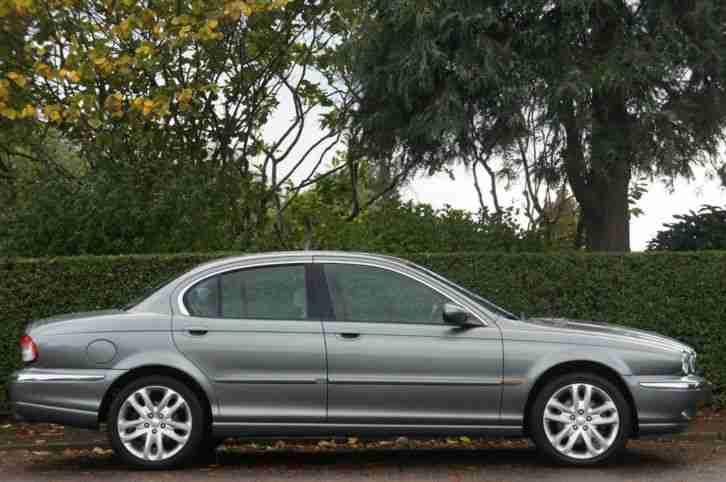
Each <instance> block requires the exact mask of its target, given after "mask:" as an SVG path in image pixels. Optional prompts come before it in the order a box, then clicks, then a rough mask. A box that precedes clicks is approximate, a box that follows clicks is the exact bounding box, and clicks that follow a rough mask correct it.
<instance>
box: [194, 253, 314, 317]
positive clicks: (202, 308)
mask: <svg viewBox="0 0 726 482" xmlns="http://www.w3.org/2000/svg"><path fill="white" fill-rule="evenodd" d="M184 300H185V303H186V306H187V309H188V310H189V313H190V314H191V315H193V316H205V317H219V318H238V319H239V318H246V319H258V320H259V319H273V320H303V319H306V318H307V317H308V309H307V296H306V292H305V267H304V266H303V265H288V266H269V267H265V268H251V269H245V270H239V271H232V272H229V273H224V274H221V275H218V276H215V277H213V278H209V279H207V280H205V281H202V282H201V283H198V284H196V285H194V287H192V288H191V289H190V290H189V291H187V294H186V295H185V298H184Z"/></svg>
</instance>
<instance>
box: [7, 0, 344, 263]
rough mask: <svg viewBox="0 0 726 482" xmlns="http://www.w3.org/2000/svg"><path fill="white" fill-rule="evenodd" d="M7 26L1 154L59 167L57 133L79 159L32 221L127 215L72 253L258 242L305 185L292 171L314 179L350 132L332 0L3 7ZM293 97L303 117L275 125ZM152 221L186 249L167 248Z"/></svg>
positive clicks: (53, 2) (98, 222)
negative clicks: (339, 83) (337, 69)
mask: <svg viewBox="0 0 726 482" xmlns="http://www.w3.org/2000/svg"><path fill="white" fill-rule="evenodd" d="M0 23H1V24H2V29H1V30H0V41H1V45H2V46H1V47H0V130H1V131H2V132H3V134H5V135H3V137H2V138H1V139H0V154H4V155H5V156H8V158H11V157H12V158H18V157H23V158H25V159H27V160H28V161H31V162H33V163H35V164H36V165H38V166H57V165H60V164H61V163H60V162H58V159H56V158H53V156H49V153H48V152H47V150H45V149H44V147H43V146H44V145H45V143H46V139H47V136H48V135H49V133H50V132H54V133H58V134H59V135H60V136H61V137H62V138H63V139H64V140H65V141H66V142H67V143H68V144H70V145H72V146H74V149H75V151H76V155H77V156H78V157H79V158H80V159H81V160H82V162H83V164H84V166H83V169H82V170H81V172H82V174H80V175H77V174H74V175H70V176H67V177H68V180H67V181H68V182H67V183H66V181H65V180H56V179H53V178H52V177H48V176H46V177H44V181H43V182H46V181H47V182H52V183H53V185H54V186H55V187H56V188H58V193H57V194H58V196H60V195H61V194H62V193H66V195H65V196H63V197H58V196H51V195H50V194H49V195H48V196H47V201H48V202H47V203H37V205H36V206H32V205H30V204H26V205H25V207H27V208H28V209H29V211H27V212H26V213H25V214H27V216H30V217H29V218H27V217H26V218H25V219H35V220H36V221H37V220H38V219H39V218H38V217H37V216H40V217H41V218H44V217H49V218H55V217H56V215H55V214H56V213H55V210H54V209H51V208H52V207H53V206H55V207H57V208H58V209H62V208H61V206H64V205H65V206H66V207H68V209H66V210H64V211H63V212H66V213H71V212H76V211H75V208H73V207H72V206H76V207H77V208H78V210H79V211H77V213H83V214H84V216H83V218H84V219H86V222H87V224H85V225H84V224H79V223H78V222H80V220H79V219H78V216H75V217H72V218H68V221H69V222H71V221H78V222H76V223H75V224H74V225H75V227H76V228H77V229H88V228H87V227H88V226H94V225H95V226H105V225H107V221H109V220H110V219H114V221H115V223H116V224H117V226H115V227H114V226H109V228H110V231H109V232H107V233H106V234H105V235H103V236H102V238H103V239H108V240H113V241H114V244H113V245H112V246H111V245H108V244H104V243H102V242H100V241H98V240H97V241H96V242H94V243H91V242H90V240H88V241H83V242H81V241H79V243H76V244H74V246H72V247H69V246H66V248H64V249H70V251H69V252H68V254H74V253H78V252H88V251H87V250H88V249H90V246H93V248H94V251H93V252H99V251H97V250H101V251H100V252H108V250H111V251H113V252H118V251H119V250H120V251H126V252H138V250H149V249H151V250H153V249H157V250H159V249H163V250H168V249H173V250H179V249H181V250H184V246H187V249H197V248H199V247H203V246H209V244H208V242H207V241H209V240H211V239H213V238H216V239H219V240H220V242H221V241H222V240H224V241H225V242H226V241H228V240H235V241H234V242H235V244H233V245H228V246H227V247H228V248H242V249H254V246H255V243H256V242H257V241H258V240H257V236H258V234H259V233H262V232H263V231H265V227H266V225H267V224H269V223H274V220H275V216H274V213H275V211H276V210H279V208H280V203H279V201H280V197H281V196H282V194H283V193H284V192H286V191H288V190H295V189H302V188H304V187H305V186H307V185H309V183H308V184H306V183H305V182H303V183H300V184H299V185H295V183H293V179H296V177H295V176H294V175H295V174H299V173H301V172H302V170H303V169H304V168H305V169H307V164H306V161H307V160H308V159H310V158H312V157H313V156H318V162H317V163H316V164H315V165H314V168H313V169H312V172H309V173H304V174H305V175H306V179H307V180H308V181H309V180H311V179H313V178H314V177H315V174H316V173H317V171H318V169H319V167H320V166H321V164H322V161H323V159H324V157H325V156H324V154H325V153H326V152H328V151H329V150H330V149H331V148H333V147H334V146H335V144H336V143H337V139H338V137H339V135H340V128H339V127H338V125H337V124H336V116H338V115H343V112H344V111H345V108H346V106H345V99H341V96H340V95H339V94H338V93H337V92H327V91H325V90H324V86H323V85H322V84H324V82H323V81H322V80H321V74H320V72H321V71H322V70H323V67H324V66H325V65H326V63H327V62H328V61H329V60H328V59H329V58H330V56H331V55H332V54H331V51H334V48H335V43H334V39H335V37H336V35H338V33H337V32H338V31H339V30H340V28H341V26H340V25H341V14H340V13H339V9H338V8H337V6H336V2H333V1H331V0H324V1H316V0H290V1H288V0H249V1H227V0H211V1H203V2H202V1H198V0H184V1H178V0H153V1H152V0H149V1H142V2H136V1H128V0H123V1H118V2H106V1H100V0H98V1H94V0H48V1H39V0H0ZM282 102H288V103H289V104H290V105H292V108H291V111H292V112H291V113H290V115H288V116H286V119H284V121H287V124H286V125H283V126H282V127H281V128H279V129H277V130H275V131H272V132H271V131H270V129H268V127H269V124H270V122H271V119H272V118H273V116H274V115H275V114H276V113H277V112H278V111H279V109H280V105H281V103H282ZM319 116H322V117H321V121H322V122H321V126H322V133H321V134H320V136H319V137H318V138H311V137H310V136H309V135H308V131H306V127H307V126H308V125H309V124H311V123H312V122H315V121H317V120H318V119H316V118H318V117H319ZM0 167H2V166H0ZM49 176H50V174H49ZM297 177H299V176H297ZM34 192H36V193H37V194H39V195H41V196H42V195H44V190H37V191H34ZM81 200H85V201H84V202H85V206H83V205H82V204H81ZM61 201H63V202H61ZM112 202H115V203H117V204H113V205H112V204H110V203H112ZM99 204H103V206H99ZM42 206H46V207H47V208H48V209H47V210H45V211H43V210H42ZM44 213H45V214H44ZM109 213H113V216H109ZM141 216H146V217H148V218H151V219H157V220H158V219H163V220H164V222H163V223H161V224H157V228H156V229H157V231H160V230H162V229H167V230H168V236H176V242H175V243H172V244H173V245H171V246H170V245H159V244H158V243H157V242H156V241H161V240H159V239H158V238H157V237H156V236H155V234H154V231H153V225H154V223H155V222H154V221H151V219H150V220H147V221H148V222H147V221H141V220H139V217H141ZM174 219H176V221H173V220H174ZM225 220H226V221H225ZM51 221H52V219H51ZM210 222H211V223H213V225H210V224H209V223H210ZM18 223H21V221H20V219H19V218H18ZM18 223H16V224H15V225H16V226H18ZM219 223H222V224H221V225H220V224H219ZM21 224H22V223H21ZM72 224H73V223H72ZM84 226H86V228H84ZM25 227H26V228H29V229H34V228H33V226H31V225H27V226H25ZM121 227H123V228H122V229H121ZM220 229H222V230H223V236H220V235H219V230H220ZM195 231H196V233H198V237H197V238H195V237H194V233H195ZM277 231H278V232H277V234H276V235H277V236H278V237H282V236H284V233H282V229H278V230H277ZM26 234H29V233H26ZM36 234H37V236H35V238H36V239H40V238H42V237H43V236H44V234H42V233H40V232H38V233H36ZM58 236H61V234H60V233H58ZM27 237H28V236H26V238H27ZM30 238H32V237H30ZM71 238H72V237H71ZM21 241H22V240H21ZM61 241H62V240H61ZM46 246H47V247H48V249H50V247H51V246H54V244H52V243H51V244H46ZM155 246H156V248H154V247H155ZM210 247H218V245H217V244H213V245H211V246H210ZM45 254H51V253H45Z"/></svg>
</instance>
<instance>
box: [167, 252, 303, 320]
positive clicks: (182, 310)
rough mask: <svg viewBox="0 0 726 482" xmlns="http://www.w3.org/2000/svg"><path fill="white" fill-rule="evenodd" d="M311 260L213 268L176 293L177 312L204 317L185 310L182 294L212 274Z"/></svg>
mask: <svg viewBox="0 0 726 482" xmlns="http://www.w3.org/2000/svg"><path fill="white" fill-rule="evenodd" d="M311 261H312V260H311V259H310V257H307V258H302V259H300V260H289V259H286V260H284V261H270V260H267V261H264V262H260V263H253V264H243V265H235V266H227V267H225V268H221V269H215V270H214V271H212V272H208V273H206V274H204V275H203V276H200V277H199V278H194V279H193V280H192V281H190V282H188V283H187V284H186V286H184V287H183V288H182V289H181V291H180V292H179V294H178V295H177V307H178V308H179V312H180V313H181V314H182V315H184V316H190V317H194V318H204V317H200V316H194V315H190V314H189V310H187V307H186V306H185V305H184V295H185V294H186V292H187V291H189V290H190V289H191V288H192V287H193V286H195V285H196V284H198V283H201V282H202V281H204V280H206V279H209V278H212V277H213V276H217V275H218V274H224V273H228V272H230V271H242V270H244V269H253V268H265V267H268V266H282V265H288V264H292V265H299V264H302V265H306V264H310V263H311ZM225 319H229V320H234V319H239V318H225ZM242 319H245V318H242ZM301 321H307V320H301Z"/></svg>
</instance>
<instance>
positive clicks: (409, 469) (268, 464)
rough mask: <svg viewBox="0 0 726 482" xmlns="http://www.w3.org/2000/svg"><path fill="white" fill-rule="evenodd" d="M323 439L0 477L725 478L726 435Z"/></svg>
mask: <svg viewBox="0 0 726 482" xmlns="http://www.w3.org/2000/svg"><path fill="white" fill-rule="evenodd" d="M358 445H359V448H351V447H349V446H342V445H335V444H332V443H330V442H323V443H322V444H318V445H311V444H308V445H300V446H296V445H290V444H281V445H280V446H279V447H277V448H276V447H268V446H264V448H263V446H259V447H258V448H255V446H251V445H250V444H244V445H230V446H226V447H225V448H223V449H221V450H219V451H218V452H217V454H216V460H213V461H208V462H205V463H199V464H197V465H195V466H192V467H188V468H186V469H184V470H177V471H169V472H143V471H135V470H131V469H128V468H126V467H123V466H121V465H119V463H118V462H117V460H116V459H115V458H114V457H113V455H112V453H111V452H110V450H108V449H105V448H101V447H97V448H94V449H84V450H78V449H66V450H64V451H45V450H40V449H39V450H12V451H0V480H2V481H3V482H11V481H36V480H37V481H62V480H72V481H86V480H88V481H91V480H100V479H107V480H113V482H125V481H157V480H159V481H166V480H169V481H192V480H219V481H232V480H234V481H238V480H261V481H272V480H295V481H318V480H337V481H356V480H374V481H409V480H411V481H412V480H429V481H443V480H450V481H464V480H485V481H531V480H537V481H558V482H567V481H573V482H574V481H577V482H582V480H583V479H585V480H587V482H605V481H658V482H669V481H689V482H690V481H699V482H706V481H714V482H715V481H719V482H721V481H723V480H725V479H726V475H725V474H726V444H724V443H721V442H685V441H678V442H661V441H633V442H631V443H630V444H629V447H628V450H627V452H626V453H625V454H624V456H623V457H622V459H621V460H619V461H617V462H614V463H612V464H610V465H608V466H602V467H595V468H587V469H577V468H569V467H559V466H555V465H552V464H550V463H548V462H547V461H546V460H543V459H541V458H540V457H539V456H538V455H537V453H536V452H535V451H534V450H533V449H532V448H531V447H530V446H529V445H528V444H527V443H526V442H486V443H477V442H474V443H473V444H470V446H469V447H464V446H461V445H457V446H454V447H452V448H427V447H426V446H425V445H423V446H422V445H420V444H417V445H416V447H417V448H413V449H412V448H408V447H410V445H408V446H407V444H406V443H405V441H403V442H402V443H395V442H393V443H391V442H389V443H387V444H385V443H384V444H383V445H374V446H372V445H370V444H365V443H360V444H358Z"/></svg>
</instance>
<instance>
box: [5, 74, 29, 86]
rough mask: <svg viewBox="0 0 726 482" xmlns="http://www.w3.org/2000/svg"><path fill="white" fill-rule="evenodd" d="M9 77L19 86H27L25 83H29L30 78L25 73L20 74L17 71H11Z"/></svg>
mask: <svg viewBox="0 0 726 482" xmlns="http://www.w3.org/2000/svg"><path fill="white" fill-rule="evenodd" d="M8 79H10V80H12V81H13V82H15V83H16V84H17V86H18V87H21V88H22V87H25V84H27V83H28V79H26V78H25V76H24V75H23V74H19V73H17V72H10V73H9V74H8Z"/></svg>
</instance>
